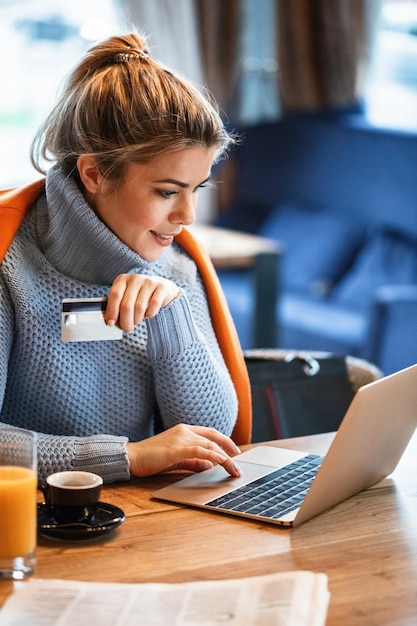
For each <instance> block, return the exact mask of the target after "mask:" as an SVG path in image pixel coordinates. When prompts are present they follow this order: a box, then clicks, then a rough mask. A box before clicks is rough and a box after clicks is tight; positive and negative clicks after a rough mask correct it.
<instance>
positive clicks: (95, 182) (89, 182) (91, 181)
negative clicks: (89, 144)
mask: <svg viewBox="0 0 417 626" xmlns="http://www.w3.org/2000/svg"><path fill="white" fill-rule="evenodd" d="M77 168H78V173H79V175H80V178H81V181H82V183H83V185H84V187H85V189H86V190H87V191H88V192H89V193H96V192H97V191H98V190H99V188H100V186H101V184H102V182H103V176H102V174H101V172H100V169H99V167H98V165H97V163H96V160H95V158H94V157H93V156H92V155H91V154H82V155H81V156H79V157H78V160H77Z"/></svg>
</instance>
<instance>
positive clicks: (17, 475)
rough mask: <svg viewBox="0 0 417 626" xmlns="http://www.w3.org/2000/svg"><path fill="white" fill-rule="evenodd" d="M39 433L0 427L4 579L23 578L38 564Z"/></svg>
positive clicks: (0, 575) (0, 565)
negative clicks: (37, 445) (37, 444)
mask: <svg viewBox="0 0 417 626" xmlns="http://www.w3.org/2000/svg"><path fill="white" fill-rule="evenodd" d="M36 490H37V468H36V434H35V433H33V432H31V431H29V430H23V429H20V428H12V427H1V428H0V578H12V579H14V580H22V579H23V578H26V576H29V574H32V573H33V572H34V570H35V566H36V521H37V517H36V516H37V508H36Z"/></svg>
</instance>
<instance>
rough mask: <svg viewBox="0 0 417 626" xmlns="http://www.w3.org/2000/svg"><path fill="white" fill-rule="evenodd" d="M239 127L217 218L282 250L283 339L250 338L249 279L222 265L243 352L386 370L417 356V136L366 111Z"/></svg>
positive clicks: (280, 304)
mask: <svg viewBox="0 0 417 626" xmlns="http://www.w3.org/2000/svg"><path fill="white" fill-rule="evenodd" d="M242 134H243V141H242V143H241V145H239V147H238V148H237V149H236V150H235V152H234V154H233V157H232V158H233V159H234V160H235V163H236V171H237V181H236V186H235V190H236V191H235V197H234V199H233V202H232V204H231V205H230V206H229V207H227V208H226V210H224V211H223V212H222V214H221V215H220V216H219V218H218V219H217V222H216V223H217V224H218V225H220V226H223V227H228V228H234V229H237V230H245V231H247V232H252V233H258V234H261V235H263V236H265V237H269V238H272V239H275V240H277V241H279V242H280V243H281V246H282V260H281V267H280V297H279V302H278V306H277V319H276V324H277V331H278V333H277V336H278V339H277V344H276V346H256V345H254V343H253V334H252V331H251V328H252V322H253V298H252V297H251V289H252V287H251V284H250V280H251V279H250V277H249V276H248V275H247V274H245V273H242V272H233V271H220V272H219V276H220V280H221V282H222V285H223V289H224V291H225V294H226V298H227V299H228V302H229V305H230V308H231V312H232V316H233V317H234V320H235V323H236V326H237V330H238V333H239V335H240V339H241V342H242V346H243V348H245V349H246V348H254V347H280V348H286V349H298V350H324V351H331V352H335V353H339V354H351V355H353V356H358V357H361V358H364V359H367V360H369V361H372V362H373V363H375V364H376V365H377V366H378V367H380V369H381V370H382V371H383V372H384V373H385V374H388V373H390V372H393V371H396V370H397V369H400V368H402V367H406V366H407V365H410V364H412V363H415V362H417V134H416V135H414V134H412V133H406V132H401V131H390V130H385V129H376V128H373V127H369V126H367V125H366V123H365V122H364V121H363V117H362V116H361V115H360V114H352V115H336V114H334V115H328V116H324V115H312V114H292V115H289V116H286V117H284V118H283V119H282V120H280V121H279V122H274V123H270V124H263V125H259V126H254V127H251V128H247V129H243V130H242ZM219 178H220V179H221V172H220V175H219ZM266 322H267V320H266Z"/></svg>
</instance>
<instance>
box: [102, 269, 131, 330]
mask: <svg viewBox="0 0 417 626" xmlns="http://www.w3.org/2000/svg"><path fill="white" fill-rule="evenodd" d="M125 290H126V279H125V277H124V275H119V276H117V278H115V280H114V282H113V284H112V286H111V288H110V291H109V295H108V298H107V306H106V313H105V319H106V323H107V324H108V325H109V326H114V325H115V324H116V323H117V321H118V319H119V310H120V303H121V301H122V298H123V294H124V292H125Z"/></svg>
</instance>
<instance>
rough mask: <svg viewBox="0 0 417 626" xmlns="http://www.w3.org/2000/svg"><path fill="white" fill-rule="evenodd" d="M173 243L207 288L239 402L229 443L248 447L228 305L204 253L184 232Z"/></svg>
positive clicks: (247, 393) (246, 394)
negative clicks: (186, 256) (182, 251)
mask: <svg viewBox="0 0 417 626" xmlns="http://www.w3.org/2000/svg"><path fill="white" fill-rule="evenodd" d="M176 241H177V242H178V243H179V244H180V246H181V247H182V248H184V250H185V251H186V252H188V254H189V255H190V256H191V258H192V259H193V260H194V261H195V263H196V265H197V267H198V270H199V272H200V274H201V276H202V278H203V281H204V286H205V288H206V292H207V296H208V301H209V308H210V313H211V321H212V323H213V327H214V331H215V333H216V337H217V340H218V342H219V345H220V349H221V351H222V354H223V358H224V360H225V363H226V366H227V369H228V370H229V373H230V376H231V377H232V381H233V384H234V386H235V389H236V393H237V398H238V402H239V412H238V418H237V421H236V424H235V427H234V429H233V433H232V439H233V441H235V442H236V443H237V444H238V445H243V444H247V443H250V441H251V436H252V399H251V390H250V383H249V376H248V371H247V368H246V364H245V360H244V357H243V353H242V348H241V345H240V341H239V338H238V334H237V331H236V328H235V325H234V322H233V319H232V316H231V314H230V311H229V307H228V305H227V301H226V298H225V295H224V293H223V290H222V287H221V284H220V281H219V278H218V276H217V274H216V271H215V269H214V267H213V263H212V261H211V259H210V257H209V254H208V252H207V250H206V249H205V248H204V246H202V244H201V243H200V242H199V241H198V240H197V239H196V238H195V237H194V235H193V234H192V233H191V232H190V231H189V230H187V229H186V228H183V229H182V232H181V233H180V234H179V235H178V237H176Z"/></svg>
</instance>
